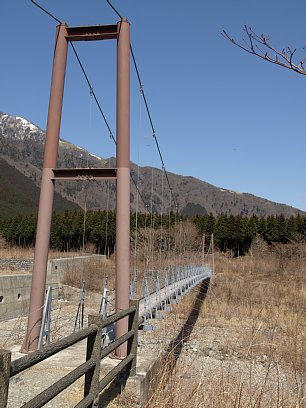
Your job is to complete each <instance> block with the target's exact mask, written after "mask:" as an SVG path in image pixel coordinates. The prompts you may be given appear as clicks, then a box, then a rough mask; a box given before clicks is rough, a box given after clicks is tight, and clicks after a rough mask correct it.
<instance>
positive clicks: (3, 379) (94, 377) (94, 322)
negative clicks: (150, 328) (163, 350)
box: [0, 301, 139, 408]
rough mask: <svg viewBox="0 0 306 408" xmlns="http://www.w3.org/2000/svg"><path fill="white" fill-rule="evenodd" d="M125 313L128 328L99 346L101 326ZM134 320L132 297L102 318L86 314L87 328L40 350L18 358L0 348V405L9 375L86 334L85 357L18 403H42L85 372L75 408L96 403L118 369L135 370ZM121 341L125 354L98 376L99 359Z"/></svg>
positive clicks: (32, 407)
mask: <svg viewBox="0 0 306 408" xmlns="http://www.w3.org/2000/svg"><path fill="white" fill-rule="evenodd" d="M127 316H128V319H129V328H128V332H127V333H126V334H124V335H123V336H121V337H120V338H119V339H117V340H115V341H114V342H112V343H110V344H109V345H108V346H107V347H106V348H103V349H102V347H101V344H102V329H103V328H105V327H107V326H109V325H111V324H113V323H115V322H117V321H118V320H120V319H123V318H124V317H127ZM138 320H139V301H132V302H131V307H130V308H129V309H128V310H124V311H121V312H119V313H116V314H113V315H112V316H110V317H108V318H106V319H104V320H102V318H101V316H99V315H98V316H96V315H94V316H89V318H88V327H87V328H85V329H82V330H80V331H79V332H77V333H73V334H71V335H70V336H67V337H65V338H63V339H61V340H59V341H57V342H54V343H52V344H51V345H50V346H49V347H48V348H47V349H45V350H44V351H35V352H33V353H31V354H29V355H26V356H24V357H21V358H19V359H18V360H15V361H11V352H10V351H8V350H0V408H6V407H7V400H8V390H9V380H10V378H11V377H13V376H14V375H16V374H18V373H21V372H22V371H24V370H26V369H28V368H30V367H32V366H34V365H35V364H38V363H40V362H41V361H44V360H45V359H47V358H48V357H51V356H53V355H54V354H56V353H59V352H60V351H62V350H64V349H66V348H68V347H70V346H72V345H73V344H76V343H78V342H79V341H82V340H84V339H86V338H87V350H86V361H85V362H84V363H83V364H81V365H79V366H78V367H77V368H75V369H74V370H73V371H71V372H70V373H68V374H67V375H65V376H64V377H62V378H61V379H60V380H58V381H57V382H55V383H54V384H52V385H51V386H50V387H48V388H47V389H45V390H44V391H43V392H41V393H40V394H38V395H37V396H36V397H34V398H32V399H31V400H30V401H28V402H27V403H26V404H24V405H22V407H23V408H40V407H42V406H44V405H45V404H46V403H47V402H49V401H50V400H52V399H53V398H54V397H55V396H56V395H58V394H59V393H60V392H62V391H63V390H65V389H66V388H67V387H69V386H70V385H71V384H73V383H74V382H75V381H76V380H77V379H79V378H80V377H81V376H83V375H85V382H84V398H83V399H82V400H81V401H80V402H79V403H78V404H77V405H76V406H75V408H86V407H94V406H97V403H98V399H99V394H100V393H101V392H102V391H103V389H104V388H105V387H106V386H107V385H108V384H109V383H110V382H111V381H112V380H113V379H114V378H115V377H116V376H117V375H118V374H119V373H121V372H122V371H126V372H127V373H129V375H135V374H136V358H137V330H138ZM125 342H127V357H126V358H125V359H124V360H122V361H120V363H119V364H118V365H117V366H116V367H114V368H113V369H112V370H111V371H110V372H109V373H108V374H107V375H106V376H105V377H104V378H103V379H102V380H100V379H99V374H100V363H101V360H102V359H103V358H105V357H106V356H107V355H109V354H110V353H111V352H112V351H114V350H115V349H116V348H117V347H118V346H120V345H121V344H123V343H125ZM16 408H17V407H16Z"/></svg>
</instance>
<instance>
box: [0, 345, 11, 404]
mask: <svg viewBox="0 0 306 408" xmlns="http://www.w3.org/2000/svg"><path fill="white" fill-rule="evenodd" d="M10 368H11V352H10V351H8V350H3V349H0V408H6V406H7V396H8V389H9V382H10Z"/></svg>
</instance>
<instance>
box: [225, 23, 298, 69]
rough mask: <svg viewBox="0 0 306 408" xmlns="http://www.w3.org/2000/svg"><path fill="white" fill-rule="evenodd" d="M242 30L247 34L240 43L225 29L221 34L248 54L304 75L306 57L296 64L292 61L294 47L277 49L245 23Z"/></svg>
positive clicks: (266, 38) (267, 38) (265, 37)
mask: <svg viewBox="0 0 306 408" xmlns="http://www.w3.org/2000/svg"><path fill="white" fill-rule="evenodd" d="M244 32H245V33H246V35H247V39H245V38H243V39H242V41H243V42H242V43H239V42H237V41H236V40H235V39H234V38H232V37H230V36H229V35H228V34H227V32H226V31H225V30H223V31H222V33H221V35H222V36H223V37H224V38H226V39H227V40H228V41H230V42H231V43H232V44H234V45H236V46H237V47H239V48H241V49H242V50H244V51H246V52H248V53H249V54H253V55H256V56H257V57H259V58H262V59H264V60H266V61H269V62H271V63H272V64H276V65H280V66H282V67H285V68H288V69H291V70H292V71H295V72H297V73H298V74H301V75H306V70H305V68H304V62H305V60H306V57H305V58H304V59H303V60H302V61H300V62H299V63H298V64H297V63H294V62H293V56H294V54H295V52H296V48H295V49H294V50H291V48H290V47H287V48H284V49H283V50H282V51H279V50H277V49H276V48H274V47H273V46H272V45H271V44H270V43H269V37H267V36H265V35H264V34H261V35H258V34H256V33H255V32H254V31H253V30H252V29H251V27H248V26H246V25H245V26H244Z"/></svg>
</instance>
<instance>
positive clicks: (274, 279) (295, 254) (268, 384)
mask: <svg viewBox="0 0 306 408" xmlns="http://www.w3.org/2000/svg"><path fill="white" fill-rule="evenodd" d="M305 255H306V251H305V246H299V247H296V246H287V247H275V248H273V250H271V249H270V250H268V251H267V250H264V251H263V252H261V251H260V252H258V251H253V256H245V257H242V258H236V259H233V258H230V257H226V256H224V255H221V254H218V255H217V256H216V274H215V276H214V278H213V280H212V284H211V288H210V290H209V292H208V295H207V298H206V300H205V302H204V303H203V306H202V307H201V309H200V313H199V318H198V321H197V323H196V326H195V329H194V331H193V333H192V337H193V339H194V340H193V341H196V339H198V343H196V344H198V345H200V346H199V348H200V351H199V352H197V353H196V354H195V355H194V357H191V356H190V354H187V353H186V352H184V351H183V353H182V355H181V357H180V358H179V360H178V362H177V364H176V365H175V368H174V369H173V370H172V369H171V367H173V358H174V355H173V353H172V354H171V353H170V355H169V357H168V361H167V364H163V369H162V370H161V372H160V373H159V382H158V385H157V387H156V392H155V393H154V395H153V396H152V398H151V400H150V402H149V403H148V405H147V408H152V407H157V406H158V407H167V408H168V407H169V408H170V407H178V408H180V407H185V406H189V407H190V406H191V407H216V408H219V407H220V408H221V407H254V408H255V407H256V408H263V407H277V408H285V407H295V408H301V407H305V406H306V399H305V398H306V396H305V394H304V393H305V380H306V375H305V374H306V359H305V356H306V341H305V340H306V332H305V327H306V319H305V306H306V262H305V259H306V257H305ZM216 333H217V334H216ZM212 343H214V344H218V346H217V348H215V349H214V347H213V346H212ZM211 350H212V351H211Z"/></svg>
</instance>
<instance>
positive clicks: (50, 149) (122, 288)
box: [21, 19, 130, 358]
mask: <svg viewBox="0 0 306 408" xmlns="http://www.w3.org/2000/svg"><path fill="white" fill-rule="evenodd" d="M106 39H116V40H117V105H116V161H117V163H116V166H117V168H101V169H98V168H92V169H88V168H87V169H82V168H79V169H57V168H56V166H57V152H58V145H59V134H60V123H61V114H62V103H63V93H64V82H65V72H66V62H67V50H68V43H69V42H73V41H94V40H106ZM89 179H90V180H101V179H103V180H106V179H115V180H116V181H117V190H116V309H117V311H120V310H124V309H127V308H128V307H129V281H130V24H129V22H128V21H127V20H126V19H123V20H121V21H119V22H118V24H116V25H101V26H100V25H99V26H89V27H87V26H86V27H68V26H67V24H66V23H61V24H60V25H59V26H57V29H56V41H55V51H54V60H53V69H52V82H51V92H50V101H49V111H48V122H47V132H46V143H45V152H44V161H43V170H42V180H41V190H40V198H39V208H38V221H37V232H36V244H35V253H34V266H33V275H32V286H31V296H30V306H29V316H28V325H27V331H26V335H25V338H24V342H23V345H22V350H21V351H22V352H25V353H28V352H32V351H35V350H36V349H37V344H38V337H39V333H40V327H41V321H42V312H43V304H44V295H45V285H46V277H47V263H48V252H49V240H50V229H51V217H52V208H53V196H54V183H55V181H56V180H89ZM127 331H128V321H127V318H126V319H123V320H121V321H119V322H118V323H117V325H116V337H117V338H118V337H120V336H121V335H123V334H124V333H125V332H127ZM116 356H117V357H118V358H124V357H125V356H126V344H123V345H122V346H120V347H119V348H118V349H117V350H116Z"/></svg>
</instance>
